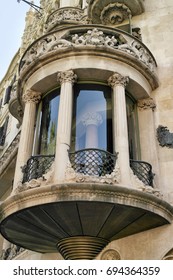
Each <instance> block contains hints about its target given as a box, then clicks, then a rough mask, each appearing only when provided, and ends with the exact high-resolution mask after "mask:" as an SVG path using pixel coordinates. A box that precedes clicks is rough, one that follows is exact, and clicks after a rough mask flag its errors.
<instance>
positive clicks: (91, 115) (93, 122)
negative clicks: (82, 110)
mask: <svg viewBox="0 0 173 280" xmlns="http://www.w3.org/2000/svg"><path fill="white" fill-rule="evenodd" d="M102 122H103V119H102V116H101V115H100V114H99V113H95V112H88V113H86V114H84V116H83V118H82V123H83V125H84V126H86V141H85V148H86V149H87V148H98V126H99V125H100V124H101V123H102Z"/></svg>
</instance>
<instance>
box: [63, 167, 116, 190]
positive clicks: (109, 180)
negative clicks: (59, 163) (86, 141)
mask: <svg viewBox="0 0 173 280" xmlns="http://www.w3.org/2000/svg"><path fill="white" fill-rule="evenodd" d="M65 179H66V181H67V182H76V183H81V182H85V183H102V184H109V185H113V184H116V183H119V182H120V169H119V166H118V164H116V165H115V168H114V170H113V171H112V173H111V174H106V175H104V176H99V177H98V176H92V175H85V174H82V173H78V172H75V171H74V169H73V168H72V166H71V163H70V162H68V164H67V168H66V176H65Z"/></svg>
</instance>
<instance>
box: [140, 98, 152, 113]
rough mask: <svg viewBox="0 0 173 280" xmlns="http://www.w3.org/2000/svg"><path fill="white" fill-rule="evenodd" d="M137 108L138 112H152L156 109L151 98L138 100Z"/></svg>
mask: <svg viewBox="0 0 173 280" xmlns="http://www.w3.org/2000/svg"><path fill="white" fill-rule="evenodd" d="M137 106H138V108H139V110H141V111H143V110H150V109H151V110H152V111H154V110H155V109H156V104H155V102H154V100H153V98H146V99H141V100H138V103H137Z"/></svg>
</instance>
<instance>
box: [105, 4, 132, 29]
mask: <svg viewBox="0 0 173 280" xmlns="http://www.w3.org/2000/svg"><path fill="white" fill-rule="evenodd" d="M129 15H131V10H130V9H129V8H128V7H127V6H126V5H124V4H122V3H110V4H109V5H107V6H106V7H104V9H103V10H102V12H101V15H100V20H101V23H102V24H106V25H116V24H120V23H122V22H123V21H124V20H125V19H127V18H129Z"/></svg>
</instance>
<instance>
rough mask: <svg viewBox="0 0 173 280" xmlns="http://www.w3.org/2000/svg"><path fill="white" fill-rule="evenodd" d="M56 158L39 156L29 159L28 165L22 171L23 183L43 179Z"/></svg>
mask: <svg viewBox="0 0 173 280" xmlns="http://www.w3.org/2000/svg"><path fill="white" fill-rule="evenodd" d="M54 158H55V156H54V155H37V156H32V157H31V158H30V159H28V161H27V164H26V165H25V166H24V167H23V169H22V171H23V173H24V176H23V183H25V182H29V181H30V180H32V179H37V178H40V177H42V176H43V174H45V173H46V172H47V171H48V170H49V168H50V166H51V164H52V162H53V161H54Z"/></svg>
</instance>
